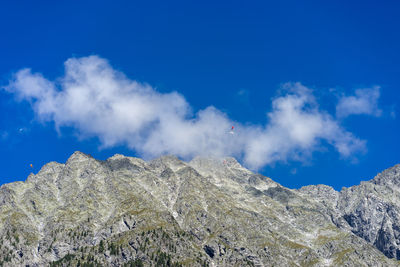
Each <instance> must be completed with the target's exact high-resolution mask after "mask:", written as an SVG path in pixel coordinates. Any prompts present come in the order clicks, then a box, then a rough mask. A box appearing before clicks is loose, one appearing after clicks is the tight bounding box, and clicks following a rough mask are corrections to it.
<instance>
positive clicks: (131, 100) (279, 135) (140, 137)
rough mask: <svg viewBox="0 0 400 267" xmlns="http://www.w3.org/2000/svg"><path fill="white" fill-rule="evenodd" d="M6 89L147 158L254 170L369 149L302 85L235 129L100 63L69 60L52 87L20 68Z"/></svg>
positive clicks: (220, 116)
mask: <svg viewBox="0 0 400 267" xmlns="http://www.w3.org/2000/svg"><path fill="white" fill-rule="evenodd" d="M5 89H6V90H7V91H9V92H11V93H14V94H15V95H16V97H17V99H19V100H27V101H30V103H31V105H32V107H33V109H34V111H35V114H36V116H37V117H38V118H39V119H40V120H43V121H53V122H54V123H55V125H56V127H57V128H58V129H59V128H60V127H64V126H68V127H73V128H75V129H76V130H77V132H78V133H79V135H80V136H81V137H83V138H89V137H98V138H99V140H100V141H101V144H102V146H103V147H111V146H114V145H127V146H128V147H129V148H131V149H134V150H136V151H138V152H139V153H141V154H142V155H143V156H145V157H155V156H158V155H162V154H167V153H168V154H175V155H178V156H181V157H183V158H186V159H188V158H191V157H193V156H196V155H213V156H227V155H231V156H236V157H238V158H241V159H242V160H243V161H244V163H245V164H246V165H247V166H249V167H251V168H253V169H257V168H260V167H262V166H265V165H266V164H271V163H273V162H276V161H287V160H302V159H304V157H309V156H310V155H311V153H312V152H313V151H315V150H318V149H320V148H321V146H323V145H324V144H330V145H332V146H333V147H334V148H335V149H336V150H337V151H338V152H339V154H340V155H342V156H344V157H350V156H352V155H353V154H354V153H357V152H360V151H363V150H364V149H365V141H363V140H360V139H358V138H357V137H355V136H354V135H353V134H352V133H350V132H348V131H346V130H345V129H344V128H343V127H341V126H340V125H339V123H338V121H336V120H335V119H334V118H333V117H332V116H331V115H329V114H328V113H327V112H325V111H323V110H320V108H319V106H318V103H317V101H316V99H315V97H314V95H313V93H312V91H311V90H310V89H308V88H307V87H305V86H303V85H301V84H300V83H287V84H285V85H284V86H283V91H284V92H285V93H284V94H283V95H281V96H279V97H276V98H275V99H273V101H272V110H271V111H270V112H269V113H268V114H267V116H268V119H269V121H268V123H267V124H266V125H255V126H244V125H242V124H240V123H237V122H233V121H232V120H230V119H229V118H228V117H227V115H226V114H224V113H223V112H221V111H219V110H218V109H216V108H214V107H212V106H210V107H208V108H206V109H204V110H200V111H198V112H197V113H193V112H192V110H191V108H190V105H189V104H188V103H187V102H186V100H185V98H184V97H183V96H182V95H180V94H179V93H177V92H171V93H167V94H162V93H159V92H157V91H156V90H155V89H154V88H152V87H151V86H150V85H148V84H144V83H139V82H137V81H134V80H131V79H129V78H127V77H126V76H125V75H124V74H123V73H121V72H118V71H116V70H114V69H113V68H112V67H111V66H110V65H109V63H108V62H107V61H106V60H105V59H102V58H100V57H97V56H90V57H83V58H71V59H68V60H67V61H66V62H65V75H64V76H63V77H61V78H60V79H57V80H55V81H49V80H47V79H46V78H44V77H43V76H42V75H41V74H38V73H32V71H31V70H30V69H22V70H20V71H18V72H17V73H16V74H15V76H14V78H13V79H12V80H11V81H10V83H9V84H8V85H7V86H6V87H5ZM358 94H359V96H363V93H358ZM341 101H342V100H341ZM343 101H345V100H343ZM340 103H342V102H340ZM343 103H345V102H343ZM340 105H342V106H343V107H345V106H346V105H347V104H340ZM340 112H343V109H342V111H340ZM341 114H346V112H344V113H341ZM347 114H349V113H348V111H347ZM231 125H235V126H236V127H235V131H236V132H235V134H233V135H232V134H230V133H229V130H230V126H231Z"/></svg>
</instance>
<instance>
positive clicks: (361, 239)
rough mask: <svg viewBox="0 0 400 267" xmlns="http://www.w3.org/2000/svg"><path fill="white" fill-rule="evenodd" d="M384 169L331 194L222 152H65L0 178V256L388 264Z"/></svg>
mask: <svg viewBox="0 0 400 267" xmlns="http://www.w3.org/2000/svg"><path fill="white" fill-rule="evenodd" d="M396 168H398V166H397V167H396ZM389 173H390V175H389V174H384V173H383V174H381V176H382V177H381V176H379V175H378V176H377V178H375V179H374V180H372V181H370V182H367V183H362V184H361V185H360V186H356V187H351V188H348V189H344V190H342V192H340V193H339V192H336V191H334V190H333V189H332V188H330V187H327V186H322V185H319V186H309V187H304V188H302V189H300V190H290V189H287V188H285V187H282V186H281V185H279V184H278V183H276V182H274V181H272V180H271V179H269V178H267V177H264V176H262V175H259V174H254V173H252V172H250V171H249V170H247V169H245V168H243V167H242V166H241V165H240V164H239V163H238V162H237V161H236V160H235V159H233V158H226V159H212V158H195V159H194V160H192V161H191V162H189V163H186V162H183V161H181V160H179V159H178V158H176V157H173V156H165V157H161V158H159V159H156V160H153V161H150V162H146V161H143V160H141V159H138V158H132V157H124V156H122V155H115V156H113V157H111V158H109V159H108V160H106V161H99V160H95V159H94V158H92V157H90V156H88V155H86V154H83V153H81V152H75V153H74V154H73V155H72V156H71V157H70V158H69V159H68V161H67V162H66V163H65V164H60V163H56V162H51V163H49V164H47V165H45V166H44V167H43V168H42V169H41V170H40V172H39V173H38V174H36V175H30V176H29V177H28V179H27V180H26V181H25V182H15V183H11V184H6V185H3V186H1V188H0V219H1V223H0V233H1V240H0V242H1V243H0V255H3V257H2V259H0V261H1V263H2V264H3V265H6V266H25V265H29V266H44V265H48V264H51V265H52V266H70V265H77V264H79V265H81V266H84V265H85V264H88V263H92V264H98V265H105V266H123V265H127V266H141V264H144V265H146V266H147V265H150V263H151V264H153V265H156V266H234V265H238V266H245V265H248V266H273V265H275V266H291V265H297V266H339V265H340V266H397V265H398V263H397V262H396V261H395V260H391V259H389V257H395V258H396V257H398V255H399V254H398V252H397V251H398V250H396V249H397V247H396V244H397V243H396V242H398V241H399V236H398V234H397V230H396V229H397V228H396V227H397V224H396V223H397V222H398V220H396V218H398V217H396V216H397V214H398V213H396V212H397V210H398V206H399V205H398V204H396V203H398V202H396V199H398V197H399V195H398V193H397V191H396V190H397V189H394V187H393V185H392V184H390V186H388V184H389V183H388V182H383V181H384V180H385V179H389V180H390V181H393V184H396V183H397V182H396V181H397V180H398V179H397V178H398V171H397V170H396V171H394V172H393V171H391V172H389ZM392 176H393V177H394V178H393V177H392ZM396 179H397V180H396ZM371 190H372V191H371ZM379 190H381V191H379ZM390 190H391V191H390ZM374 191H377V192H378V193H374ZM395 191H396V193H395V194H394V192H395ZM388 192H392V193H393V194H392V196H389V195H388V194H387V193H388ZM383 194H386V195H383ZM365 199H368V200H367V201H366V200H365ZM389 204H390V205H389ZM382 205H384V207H389V206H390V209H386V208H384V209H383V210H384V211H383V213H382V214H385V216H386V217H385V218H386V219H382V218H378V217H379V215H380V214H381V213H377V212H376V210H377V209H378V207H380V206H382ZM385 205H388V206H385ZM375 208H376V209H375ZM371 218H376V221H371ZM376 225H380V226H381V227H380V228H376ZM378 249H379V250H381V251H382V252H383V253H385V255H386V257H385V256H384V254H382V253H381V252H380V251H379V250H378Z"/></svg>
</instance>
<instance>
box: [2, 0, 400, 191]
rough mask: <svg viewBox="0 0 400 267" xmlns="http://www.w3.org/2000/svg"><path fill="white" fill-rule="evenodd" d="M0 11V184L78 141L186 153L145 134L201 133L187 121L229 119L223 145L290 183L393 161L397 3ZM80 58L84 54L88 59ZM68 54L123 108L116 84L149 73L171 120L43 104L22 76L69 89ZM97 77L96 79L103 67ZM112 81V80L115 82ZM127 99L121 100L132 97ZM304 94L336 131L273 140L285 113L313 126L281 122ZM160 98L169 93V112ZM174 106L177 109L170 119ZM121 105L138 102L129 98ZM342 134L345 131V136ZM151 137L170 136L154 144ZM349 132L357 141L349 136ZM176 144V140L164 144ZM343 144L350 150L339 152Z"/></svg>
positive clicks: (94, 149)
mask: <svg viewBox="0 0 400 267" xmlns="http://www.w3.org/2000/svg"><path fill="white" fill-rule="evenodd" d="M276 2H278V1H276ZM0 10H1V16H0V32H1V36H2V38H1V39H2V41H1V42H0V59H1V60H0V79H1V80H0V81H1V83H0V84H1V85H2V86H4V87H6V89H4V88H3V89H1V90H0V150H1V153H0V183H1V184H2V183H7V182H12V181H17V180H25V179H26V177H27V175H29V173H30V172H32V171H33V172H35V173H36V172H38V171H39V170H40V168H41V166H42V165H43V164H45V163H47V162H49V161H59V162H65V161H66V159H67V158H68V157H69V155H70V154H72V153H73V151H75V150H80V151H83V152H85V153H89V154H91V155H92V156H94V157H96V158H99V159H106V158H107V157H109V156H112V155H113V154H114V153H122V154H125V155H130V156H145V157H148V158H151V157H152V156H155V155H156V154H157V153H158V154H160V153H161V154H163V153H169V152H174V153H175V154H178V155H179V156H181V157H183V158H190V157H191V156H193V154H194V151H200V152H201V153H204V151H206V150H207V148H208V147H209V145H210V144H205V145H204V146H202V147H194V148H191V147H188V146H189V145H188V144H183V143H179V142H178V141H179V140H173V138H174V137H173V136H172V137H171V139H168V140H160V138H161V137H158V139H157V138H156V137H154V138H153V136H156V135H157V133H159V132H161V133H168V134H171V131H172V135H174V134H175V133H176V136H180V137H181V135H182V138H183V139H184V138H186V137H187V138H188V140H189V141H190V140H197V139H190V138H192V137H191V135H189V134H187V133H186V130H185V129H188V130H187V131H196V133H195V135H196V136H197V135H199V136H200V137H204V135H207V136H209V135H210V134H211V136H212V137H213V138H214V136H213V134H214V133H213V132H211V133H210V132H209V131H212V129H214V128H213V127H214V126H213V125H215V124H216V125H218V124H219V123H220V125H221V128H223V127H226V125H225V124H227V125H230V124H231V122H232V123H233V124H235V125H239V126H238V127H237V128H239V129H238V131H239V132H238V133H237V136H235V137H234V138H233V139H232V138H231V137H230V136H226V137H225V136H224V135H223V134H224V131H225V129H222V130H221V129H217V130H216V131H215V132H216V134H215V135H216V136H215V140H216V142H217V146H219V145H220V147H221V149H220V150H218V151H217V152H218V154H221V153H228V154H234V155H235V156H237V157H238V158H239V159H240V160H241V162H243V163H244V164H246V165H247V166H251V167H253V169H256V170H257V171H259V172H261V173H262V174H264V175H266V176H269V177H271V178H273V179H274V180H276V181H277V182H279V183H281V184H283V185H285V186H288V187H291V188H298V187H300V186H302V185H308V184H318V183H324V184H328V185H331V186H333V187H334V188H335V189H340V188H341V187H342V186H351V185H355V184H358V183H359V182H360V181H361V180H368V179H371V178H373V176H374V175H375V174H377V173H378V172H380V171H382V170H384V169H385V168H388V167H391V166H393V165H395V164H397V163H400V160H399V153H398V151H400V149H399V148H400V141H399V140H398V134H397V133H398V132H399V130H400V127H399V119H398V117H399V106H398V105H399V103H400V96H399V94H398V93H397V92H398V90H397V89H398V88H399V86H400V64H399V62H400V52H399V50H398V47H399V45H400V36H399V34H398V28H399V26H400V18H399V16H398V12H399V10H400V4H397V3H395V1H384V2H382V1H380V2H378V1H351V3H349V1H331V2H329V3H328V2H326V1H324V2H321V1H301V2H300V1H279V3H267V2H266V1H258V2H253V3H248V2H245V1H226V2H224V1H219V2H218V3H215V1H210V2H208V1H202V2H201V3H200V2H198V3H188V2H187V1H181V2H178V1H174V2H168V3H167V2H165V1H164V2H163V1H159V2H157V1H146V2H143V1H114V2H113V3H112V4H111V3H110V2H109V1H36V2H35V3H33V2H31V1H25V2H24V3H23V4H21V2H18V3H16V2H15V1H2V2H1V3H0ZM89 56H92V57H89ZM88 57H89V59H91V60H89V61H84V59H88ZM68 59H70V61H69V62H70V64H71V65H73V66H72V67H71V69H70V72H73V73H75V72H82V71H83V70H84V67H85V66H87V65H88V64H92V65H93V64H100V66H102V67H101V68H106V69H107V70H109V72H110V73H112V74H110V75H111V76H112V77H111V78H110V79H111V80H107V81H108V82H110V81H112V83H111V85H110V86H109V87H107V86H106V87H105V88H104V90H105V91H107V90H111V91H110V92H108V91H107V92H108V93H107V94H105V95H106V96H114V95H118V96H122V97H120V98H118V99H117V100H115V99H114V100H113V101H114V102H113V103H114V106H113V107H114V108H115V107H117V108H118V107H120V106H119V104H120V102H119V101H120V100H121V99H123V98H124V97H123V96H124V92H126V91H124V89H123V86H122V85H121V84H124V83H132V82H133V81H138V82H140V83H139V85H137V87H135V88H136V89H135V90H142V89H143V88H147V87H146V86H145V85H143V84H142V83H146V84H148V85H149V87H150V88H151V89H150V93H149V94H150V95H152V96H153V95H156V96H157V97H156V99H157V101H159V102H149V103H150V104H151V105H155V107H162V108H163V109H161V108H159V109H157V108H154V109H155V112H156V113H157V112H161V113H165V114H167V115H169V116H172V118H173V119H176V118H177V120H178V121H179V123H178V124H172V123H171V124H169V125H166V126H165V127H163V128H162V129H163V130H160V131H158V130H157V129H158V128H157V127H154V129H156V130H149V127H151V126H154V125H153V124H151V125H150V126H149V125H147V126H145V127H144V128H143V127H142V128H140V130H139V132H137V131H136V130H134V129H133V128H132V127H133V126H132V124H135V123H136V122H137V121H138V118H137V117H135V116H133V117H132V116H130V117H129V116H127V117H124V116H123V115H121V116H118V117H117V120H114V118H111V120H108V121H101V120H100V121H96V122H97V123H98V124H99V123H100V124H101V125H100V126H99V125H98V124H95V125H94V123H93V124H91V123H88V118H87V117H85V114H86V115H87V116H89V118H90V116H94V115H96V116H97V115H99V116H100V117H101V116H102V114H103V113H101V112H102V111H101V110H100V109H99V110H97V109H95V108H94V109H92V110H82V114H83V115H82V117H83V118H86V120H82V119H81V118H78V117H76V116H73V115H71V113H68V112H71V110H69V109H68V106H67V107H64V109H61V107H60V108H59V109H53V110H51V111H49V110H47V111H46V112H47V113H46V112H45V114H43V113H40V112H38V107H37V106H36V108H35V103H44V102H45V100H46V101H47V100H48V99H47V98H46V99H44V98H43V95H41V93H40V92H42V91H40V92H39V94H35V95H32V94H31V95H29V94H27V93H26V92H29V90H31V87H30V85H29V81H32V80H29V79H30V78H32V77H33V78H35V77H36V78H37V77H39V76H40V77H41V78H43V81H47V82H48V83H50V84H52V86H55V89H54V92H62V91H67V90H68V88H70V87H68V86H66V85H62V82H61V81H62V78H68V77H70V76H68V75H67V74H68V73H67V71H66V70H65V69H64V62H66V61H67V60H68ZM92 65H91V66H92ZM24 68H30V69H31V72H30V73H28V74H29V75H31V76H29V75H28V74H26V75H25V76H23V77H22V76H21V77H22V78H21V77H20V80H17V78H16V73H20V72H19V71H21V69H24ZM35 73H36V74H35ZM116 73H117V74H116ZM118 73H119V74H121V73H123V74H124V75H125V77H123V78H121V77H120V75H119V74H118ZM98 74H99V73H95V74H93V75H94V76H93V77H94V79H96V77H97V78H99V79H100V78H101V77H102V76H101V75H100V76H96V75H98ZM35 75H36V76H35ZM121 75H122V74H121ZM23 79H25V80H23ZM26 80H27V81H28V83H23V81H26ZM107 81H106V82H107ZM10 82H11V83H10ZM17 82H20V83H17ZM75 82H76V83H79V82H81V81H75ZM86 82H87V81H86ZM114 82H116V84H117V87H118V88H119V89H118V90H117V91H112V90H114V89H113V88H111V89H110V87H113V86H114V85H113V84H114ZM299 83H300V85H299ZM21 84H23V85H21ZM7 88H8V89H7ZM99 88H100V87H99ZM299 88H300V89H299ZM301 88H303V89H301ZM304 88H305V89H304ZM49 90H50V89H49ZM98 90H103V89H98ZM143 90H144V89H143ZM146 90H147V89H146ZM356 90H361V91H358V93H357V91H356ZM128 91H129V90H128ZM46 92H47V91H46ZM51 92H53V91H51ZM54 92H53V93H54ZM96 92H99V91H96ZM102 92H103V91H101V92H100V93H102ZM171 92H177V93H178V94H176V95H172V94H173V93H172V94H171ZM374 94H375V97H374ZM135 96H137V95H135V94H131V98H128V99H130V100H132V101H134V100H135V99H134V97H135ZM147 96H149V95H146V98H145V99H146V100H147V99H149V98H147ZM18 97H19V99H18ZM170 97H171V99H172V100H171V102H169V101H170V100H169V99H170ZM153 98H154V97H151V99H153ZM51 99H52V101H53V100H54V99H56V98H51ZM57 99H58V98H57ZM300 99H302V100H304V99H306V100H304V101H305V102H304V103H303V102H302V104H303V106H301V107H300V109H295V112H297V113H296V115H299V116H301V117H300V118H303V119H304V118H310V119H311V121H315V122H316V123H317V124H318V125H322V128H324V129H327V128H329V127H328V126H327V125H329V126H332V127H333V128H334V127H339V128H338V129H337V130H335V131H334V130H332V131H328V130H326V131H323V130H322V129H320V128H318V129H317V130H315V131H313V132H312V133H309V134H310V136H308V135H306V136H305V139H301V140H292V139H291V140H288V141H287V142H285V141H284V140H285V139H283V141H282V139H279V140H278V141H275V140H276V139H275V138H277V136H278V137H279V136H286V135H288V134H289V135H290V134H291V133H293V131H291V130H290V131H286V132H282V134H281V132H279V131H280V129H283V128H282V127H281V126H279V124H280V123H281V122H282V121H283V122H287V123H291V124H290V125H289V126H290V127H292V126H293V127H295V128H293V127H292V128H290V127H289V129H297V128H298V127H300V129H301V130H302V132H301V133H304V130H307V129H309V128H310V127H308V126H307V123H308V120H306V121H305V122H304V123H302V120H295V122H293V121H290V118H289V120H285V119H284V118H286V117H284V116H283V115H284V114H283V112H282V109H280V107H279V105H278V104H279V103H286V104H287V103H289V104H293V103H294V102H293V101H291V100H300ZM64 100H71V99H68V98H67V99H63V100H62V101H64ZM75 100H76V99H75V98H74V99H72V100H71V101H75ZM103 100H104V101H106V102H107V101H108V100H109V99H108V98H107V97H105V98H104V99H102V101H103ZM40 101H42V102H40ZM54 101H55V100H54ZM182 101H183V104H182V103H181V102H182ZM279 101H280V102H279ZM90 102H91V101H88V105H87V106H90V105H89V104H90ZM52 103H53V102H52ZM55 103H58V102H57V101H55ZM94 103H97V102H94ZM102 103H103V102H102ZM146 103H147V102H146ZM169 103H174V104H176V105H175V109H173V108H171V107H170V106H171V105H169ZM274 103H275V106H274ZM340 103H342V104H340ZM58 104H59V103H58ZM180 104H182V105H183V106H184V107H181V106H180ZM38 105H39V104H38ZM81 106H82V105H81ZM83 106H85V107H86V105H83ZM172 106H174V105H172ZM210 106H213V107H214V109H213V110H211V111H210V109H207V108H209V107H210ZM42 107H43V105H42ZM338 107H339V108H338ZM187 108H188V109H190V110H191V111H190V112H189V111H188V112H187V111H186V109H187ZM66 109H67V110H66ZM144 109H145V111H147V109H146V107H145V108H144ZM338 109H340V111H338ZM165 110H167V111H166V112H164V111H165ZM204 110H207V112H208V113H207V112H205V113H206V115H203V118H204V119H203V120H204V121H202V120H201V119H200V117H199V115H198V114H199V113H198V112H200V113H201V112H202V111H204ZM142 111H143V110H140V112H139V113H138V114H142V113H143V112H142ZM175 111H176V112H178V113H179V112H183V113H184V114H183V115H182V116H181V117H179V116H178V117H174V112H175ZM185 112H187V113H185ZM203 113H204V112H203ZM203 113H202V114H203ZM356 113H359V114H356ZM65 114H69V116H67V115H65ZM127 114H135V113H134V112H131V110H129V109H128V110H127ZM157 114H158V113H157ZM157 114H156V115H155V116H156V117H154V118H156V119H155V120H157V121H158V120H160V118H159V117H158V116H160V114H158V115H157ZM221 114H222V115H221ZM267 114H269V115H267ZM282 114H283V115H282ZM163 116H164V115H163ZM207 116H208V117H207ZM219 116H221V117H219ZM282 116H283V117H282ZM164 117H165V116H164ZM164 117H163V118H164ZM151 118H153V117H151ZM169 118H170V117H168V118H166V119H161V121H168V119H169ZM213 118H216V119H215V120H214V119H213ZM191 120H195V121H196V123H197V124H195V126H193V127H195V128H193V129H192V128H190V127H189V128H190V129H189V128H188V126H187V125H188V123H190V122H191ZM274 120H275V121H276V122H275V124H274V123H272V122H273V121H274ZM210 121H211V122H213V123H214V124H212V123H211V122H210ZM271 121H272V122H271ZM89 122H90V120H89ZM116 122H118V125H115V124H114V123H116ZM56 124H57V125H60V127H59V129H58V130H56ZM277 125H278V126H279V127H278V126H277ZM312 125H315V124H312ZM229 127H230V126H229ZM285 127H286V124H285ZM125 128H126V134H125V135H122V136H118V137H116V136H114V135H112V129H118V130H119V131H120V130H121V129H125ZM311 128H312V127H311ZM135 129H136V128H135ZM160 129H161V128H160ZM174 129H176V130H175V132H174ZM260 129H261V130H260ZM285 129H286V128H285ZM108 130H109V131H108ZM135 131H136V132H135ZM257 131H258V132H257ZM260 132H261V133H260ZM132 133H134V134H133V135H135V134H138V136H139V137H137V138H139V139H135V138H133V137H132V136H133V135H132ZM272 133H274V134H272ZM307 134H308V133H307ZM349 134H350V135H351V138H350V141H349V138H347V139H346V138H344V137H340V136H347V135H349ZM149 135H151V137H152V138H150V137H149ZM143 136H144V137H143ZM188 136H189V137H188ZM271 136H272V137H273V138H272V139H273V140H272V141H271V138H270V137H271ZM338 136H339V137H338ZM308 137H309V138H311V139H308ZM140 138H144V139H143V140H144V141H143V140H142V139H140ZM182 138H181V139H182ZM196 138H197V137H196ZM235 138H236V139H235ZM245 138H252V139H254V140H259V142H256V143H249V142H248V141H244V139H245ZM115 140H117V141H115ZM149 140H150V141H149ZM171 140H173V141H174V142H172V143H171V142H170V141H171ZM139 142H141V143H146V144H147V145H143V146H142V145H138V143H139ZM157 142H158V143H157ZM160 142H161V143H162V144H165V143H166V145H160V146H157V144H160ZM168 142H170V143H168ZM355 142H356V143H357V142H361V143H362V144H359V145H358V146H354V145H353V144H354V143H355ZM174 144H178V145H176V146H175V147H172V148H171V147H170V146H173V145H174ZM271 144H272V145H273V146H276V147H275V148H274V149H275V150H273V152H271V150H268V149H267V148H265V149H264V150H262V151H259V147H260V146H261V147H262V148H264V147H263V146H271ZM341 145H343V146H346V148H351V149H350V152H349V153H345V152H343V151H342V152H340V149H339V147H340V146H341ZM177 146H179V147H180V150H177V149H176V147H177ZM249 147H250V148H251V147H253V149H249ZM160 148H162V149H160ZM146 149H147V150H146ZM257 149H258V150H257ZM255 150H257V151H258V152H257V151H256V152H257V153H256V152H255ZM146 151H147V152H148V151H152V153H146ZM31 163H32V164H33V166H34V168H33V169H31V168H30V167H29V164H31Z"/></svg>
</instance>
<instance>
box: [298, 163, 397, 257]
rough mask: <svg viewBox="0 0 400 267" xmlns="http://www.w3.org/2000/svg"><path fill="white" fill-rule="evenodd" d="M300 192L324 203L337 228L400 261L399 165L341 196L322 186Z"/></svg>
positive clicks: (346, 189) (310, 187)
mask: <svg viewBox="0 0 400 267" xmlns="http://www.w3.org/2000/svg"><path fill="white" fill-rule="evenodd" d="M299 191H300V192H302V193H305V194H308V195H309V196H311V197H314V198H315V199H318V201H319V202H320V203H322V204H324V205H325V206H326V207H327V208H328V209H329V211H328V212H329V213H330V214H331V215H332V216H333V217H334V219H333V221H334V222H335V223H336V225H337V226H338V227H340V228H342V229H349V230H350V231H352V232H353V233H354V234H355V235H357V236H359V237H361V238H363V239H364V240H366V241H367V242H368V243H370V244H373V245H374V246H375V247H376V248H377V249H379V250H380V251H382V252H383V254H385V255H386V256H387V257H388V258H395V259H397V260H400V165H396V166H394V167H392V168H390V169H387V170H385V171H384V172H382V173H380V174H378V175H377V176H376V177H375V178H374V179H373V180H371V181H368V182H362V183H361V184H360V185H358V186H353V187H350V188H344V189H343V190H342V191H341V192H340V193H338V192H335V191H334V190H333V189H332V188H328V187H327V186H322V185H318V186H307V187H303V188H301V189H300V190H299ZM328 191H329V192H331V193H329V192H328ZM329 195H331V196H332V197H329V198H327V196H329ZM343 220H344V221H343Z"/></svg>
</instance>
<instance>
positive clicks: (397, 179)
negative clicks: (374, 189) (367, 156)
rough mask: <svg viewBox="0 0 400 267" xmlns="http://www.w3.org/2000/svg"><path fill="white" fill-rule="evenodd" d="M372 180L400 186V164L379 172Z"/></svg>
mask: <svg viewBox="0 0 400 267" xmlns="http://www.w3.org/2000/svg"><path fill="white" fill-rule="evenodd" d="M371 182H373V183H374V184H378V185H387V186H396V187H400V164H397V165H395V166H393V167H391V168H389V169H387V170H384V171H383V172H381V173H379V174H378V175H377V176H376V177H375V178H374V179H373V180H372V181H371Z"/></svg>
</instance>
